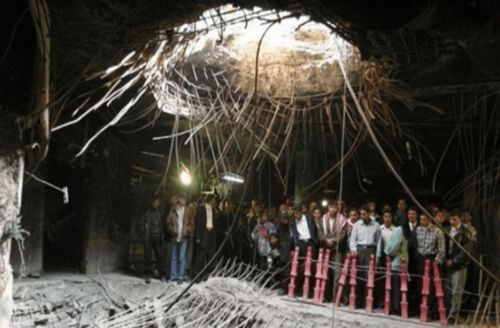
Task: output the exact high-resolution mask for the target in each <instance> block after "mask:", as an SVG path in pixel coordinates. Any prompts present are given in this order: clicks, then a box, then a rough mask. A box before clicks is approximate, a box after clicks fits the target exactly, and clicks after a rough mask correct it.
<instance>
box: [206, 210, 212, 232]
mask: <svg viewBox="0 0 500 328" xmlns="http://www.w3.org/2000/svg"><path fill="white" fill-rule="evenodd" d="M205 209H206V210H207V230H208V231H210V230H212V229H213V228H214V212H213V209H212V205H210V204H205Z"/></svg>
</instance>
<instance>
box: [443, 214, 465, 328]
mask: <svg viewBox="0 0 500 328" xmlns="http://www.w3.org/2000/svg"><path fill="white" fill-rule="evenodd" d="M450 227H451V229H450V236H451V238H453V239H454V240H455V242H453V240H452V239H450V240H449V244H448V247H447V252H446V268H447V270H448V274H447V276H448V284H449V287H450V288H449V289H448V290H450V291H451V292H450V294H451V295H450V305H451V306H450V311H449V315H448V320H449V321H450V322H453V321H454V320H455V319H457V318H458V317H459V315H460V308H461V306H462V295H463V291H464V286H465V281H466V280H467V266H468V265H469V258H468V256H467V254H466V253H465V252H464V251H463V250H462V249H461V248H460V247H459V246H458V245H457V244H459V245H461V246H462V247H463V248H464V249H466V250H468V251H470V250H471V241H470V237H469V232H468V230H467V229H466V228H465V227H464V225H463V224H462V216H461V214H460V212H458V211H453V212H452V213H451V214H450Z"/></svg>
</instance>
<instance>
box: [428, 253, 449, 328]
mask: <svg viewBox="0 0 500 328" xmlns="http://www.w3.org/2000/svg"><path fill="white" fill-rule="evenodd" d="M432 264H433V270H432V271H433V272H432V273H433V279H434V287H435V289H436V298H437V300H438V311H439V321H440V323H441V325H444V326H446V325H447V324H448V317H447V316H446V306H445V304H444V293H443V281H442V280H441V273H440V272H439V264H438V263H437V262H436V261H434V262H433V263H432Z"/></svg>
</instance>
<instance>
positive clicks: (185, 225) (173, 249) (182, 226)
mask: <svg viewBox="0 0 500 328" xmlns="http://www.w3.org/2000/svg"><path fill="white" fill-rule="evenodd" d="M186 200H187V195H186V194H185V193H179V194H178V195H177V203H176V204H175V206H174V207H172V209H171V210H170V212H169V214H168V216H167V238H168V240H169V242H170V279H171V280H172V281H177V282H178V283H181V282H183V281H186V280H187V277H186V259H187V246H188V240H189V238H191V237H192V235H193V233H194V222H193V221H194V209H193V208H192V207H190V206H186Z"/></svg>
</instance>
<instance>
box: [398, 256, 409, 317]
mask: <svg viewBox="0 0 500 328" xmlns="http://www.w3.org/2000/svg"><path fill="white" fill-rule="evenodd" d="M400 280H401V316H402V317H403V318H404V319H408V300H407V298H406V297H407V295H406V294H407V293H408V267H407V265H406V259H405V258H404V257H403V258H401V275H400Z"/></svg>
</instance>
